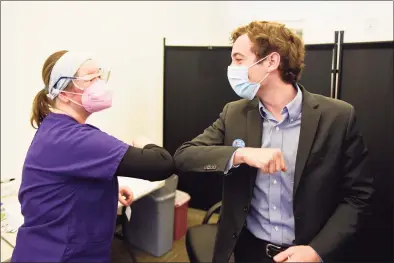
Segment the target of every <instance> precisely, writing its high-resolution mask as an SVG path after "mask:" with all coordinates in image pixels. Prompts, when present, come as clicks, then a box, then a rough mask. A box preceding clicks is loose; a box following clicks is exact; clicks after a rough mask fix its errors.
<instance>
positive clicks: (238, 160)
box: [233, 148, 245, 166]
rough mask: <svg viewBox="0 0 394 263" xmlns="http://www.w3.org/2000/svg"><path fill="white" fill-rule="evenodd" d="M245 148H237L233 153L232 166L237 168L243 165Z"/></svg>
mask: <svg viewBox="0 0 394 263" xmlns="http://www.w3.org/2000/svg"><path fill="white" fill-rule="evenodd" d="M244 153H245V148H238V149H237V150H236V151H235V153H234V160H233V165H234V166H238V165H240V164H242V163H244Z"/></svg>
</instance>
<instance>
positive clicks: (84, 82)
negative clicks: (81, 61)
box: [72, 68, 111, 90]
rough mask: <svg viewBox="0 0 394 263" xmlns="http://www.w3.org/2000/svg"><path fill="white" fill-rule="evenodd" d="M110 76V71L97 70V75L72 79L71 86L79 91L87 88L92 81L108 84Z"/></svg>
mask: <svg viewBox="0 0 394 263" xmlns="http://www.w3.org/2000/svg"><path fill="white" fill-rule="evenodd" d="M110 75H111V71H110V70H106V69H101V68H100V69H99V70H98V72H97V73H92V74H88V75H84V76H78V77H72V82H73V84H74V85H75V86H76V87H77V88H79V89H82V90H83V89H86V88H88V87H89V86H90V85H91V84H92V83H93V82H94V81H96V80H102V81H104V82H105V83H107V82H108V80H109V77H110Z"/></svg>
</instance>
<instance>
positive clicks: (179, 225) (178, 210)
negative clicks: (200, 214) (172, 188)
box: [174, 190, 190, 240]
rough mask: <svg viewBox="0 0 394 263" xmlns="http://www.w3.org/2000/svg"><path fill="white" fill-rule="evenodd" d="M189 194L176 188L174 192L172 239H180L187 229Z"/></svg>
mask: <svg viewBox="0 0 394 263" xmlns="http://www.w3.org/2000/svg"><path fill="white" fill-rule="evenodd" d="M189 200H190V195H189V194H187V193H185V192H182V191H179V190H177V191H176V194H175V212H174V214H175V215H174V240H179V239H181V238H182V237H183V236H184V235H185V234H186V231H187V212H188V209H189Z"/></svg>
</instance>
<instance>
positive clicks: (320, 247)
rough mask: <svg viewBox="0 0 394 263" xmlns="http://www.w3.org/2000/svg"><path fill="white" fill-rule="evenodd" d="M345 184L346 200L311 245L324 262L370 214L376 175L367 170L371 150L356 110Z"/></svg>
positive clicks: (346, 143)
mask: <svg viewBox="0 0 394 263" xmlns="http://www.w3.org/2000/svg"><path fill="white" fill-rule="evenodd" d="M343 149H344V154H343V156H344V157H343V158H344V159H343V162H342V173H343V184H342V187H343V189H344V192H345V197H344V199H343V200H342V202H341V203H340V204H339V205H338V207H337V209H336V210H335V212H334V213H333V215H332V216H331V218H330V219H329V220H328V222H327V223H326V225H325V226H324V227H323V229H322V230H321V231H320V233H319V234H318V235H317V236H316V237H315V238H314V239H313V240H312V242H311V243H310V246H311V247H312V248H313V249H315V251H316V252H317V253H318V254H319V255H320V257H321V258H322V259H323V261H327V260H330V258H331V257H332V256H334V255H335V252H336V250H337V249H339V248H340V247H342V246H343V245H344V244H345V243H346V242H347V241H348V240H349V238H351V237H353V235H354V234H355V232H356V231H357V230H358V228H359V227H360V226H362V223H363V222H364V220H363V219H364V218H365V216H366V214H367V211H368V210H367V208H368V205H369V202H370V198H371V196H372V194H373V176H372V174H371V173H369V172H368V171H367V169H366V165H367V155H368V151H367V148H366V146H365V144H364V142H363V138H362V136H361V132H360V131H359V129H358V128H357V127H356V117H355V113H354V108H353V107H352V108H351V110H350V114H349V121H348V126H347V131H346V136H345V139H344V142H343Z"/></svg>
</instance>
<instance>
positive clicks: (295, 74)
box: [231, 21, 305, 83]
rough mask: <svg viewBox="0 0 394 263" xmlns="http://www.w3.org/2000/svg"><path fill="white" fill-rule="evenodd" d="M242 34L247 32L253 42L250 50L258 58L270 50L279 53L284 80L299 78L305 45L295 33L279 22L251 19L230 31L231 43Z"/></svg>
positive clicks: (292, 81)
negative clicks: (246, 23) (251, 20)
mask: <svg viewBox="0 0 394 263" xmlns="http://www.w3.org/2000/svg"><path fill="white" fill-rule="evenodd" d="M244 34H247V35H248V37H249V39H250V41H251V42H252V43H253V47H252V52H253V53H255V54H256V56H257V58H258V59H261V58H263V57H265V56H267V55H268V54H270V53H271V52H277V53H278V54H279V55H280V59H281V61H280V65H279V71H280V76H281V78H282V80H283V81H284V82H286V83H294V82H297V81H299V80H300V78H301V74H302V71H303V69H304V66H305V65H304V57H305V47H304V43H303V41H302V40H301V38H300V37H299V36H298V35H297V34H296V33H294V32H293V31H292V30H290V29H288V28H286V27H285V25H283V24H280V23H276V22H268V21H253V22H251V23H249V24H248V25H245V26H241V27H238V28H237V29H235V30H234V31H233V32H232V34H231V41H232V43H234V42H235V41H236V40H237V39H238V37H240V36H242V35H244Z"/></svg>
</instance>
